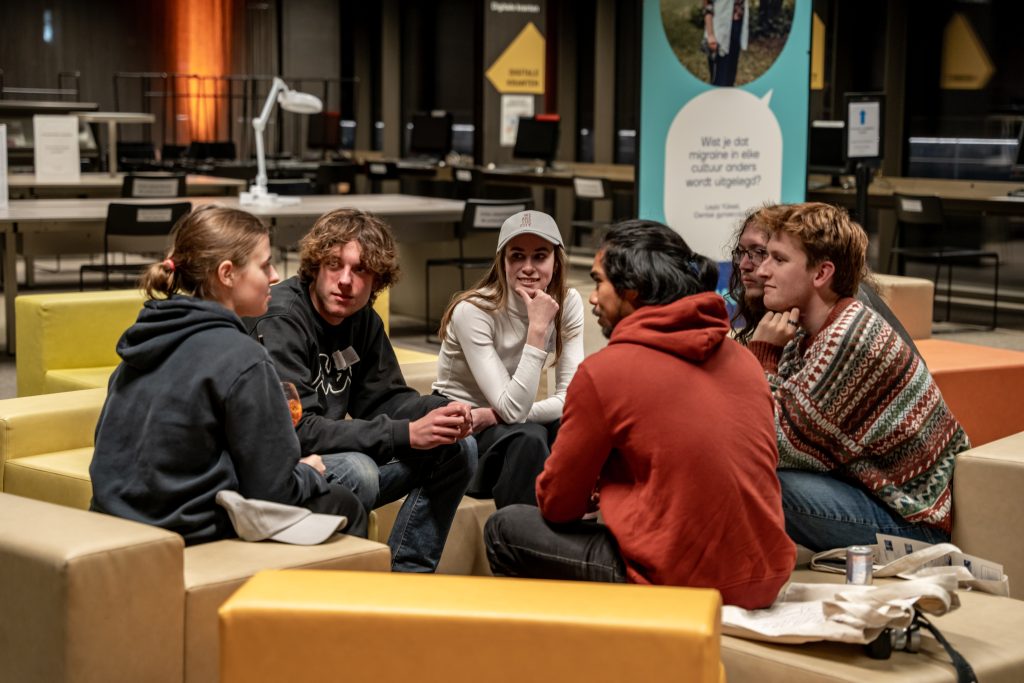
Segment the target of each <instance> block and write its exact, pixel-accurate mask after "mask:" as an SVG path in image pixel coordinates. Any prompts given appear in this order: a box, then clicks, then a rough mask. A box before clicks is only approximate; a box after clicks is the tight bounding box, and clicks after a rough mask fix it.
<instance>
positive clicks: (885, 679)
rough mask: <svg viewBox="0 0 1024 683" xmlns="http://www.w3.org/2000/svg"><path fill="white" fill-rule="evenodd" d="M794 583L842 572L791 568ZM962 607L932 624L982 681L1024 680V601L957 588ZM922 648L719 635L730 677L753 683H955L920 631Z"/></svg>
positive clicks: (938, 650)
mask: <svg viewBox="0 0 1024 683" xmlns="http://www.w3.org/2000/svg"><path fill="white" fill-rule="evenodd" d="M793 580H794V581H801V582H808V583H822V582H836V583H840V582H842V581H843V577H842V576H837V575H835V574H822V573H821V572H813V571H810V570H801V571H797V572H794V574H793ZM959 596H960V600H961V603H962V607H961V608H960V609H958V610H956V611H954V612H950V613H949V614H947V615H945V616H942V617H935V618H934V619H932V623H934V624H935V626H937V627H938V628H939V630H940V631H942V633H943V635H945V636H946V637H947V638H948V639H949V640H950V641H951V642H952V643H953V646H954V647H956V649H957V650H959V651H960V653H961V654H962V655H963V656H964V657H965V658H966V659H967V661H968V662H969V663H970V664H971V666H972V667H973V668H974V672H975V673H976V674H977V675H978V680H981V681H985V683H1019V682H1020V681H1022V680H1024V649H1022V648H1021V647H1020V640H1021V634H1024V602H1021V601H1019V600H1012V599H1010V598H998V597H995V596H993V595H985V594H984V593H972V592H967V591H960V593H959ZM921 640H922V648H921V649H922V651H921V652H919V653H917V654H913V653H909V652H895V653H893V655H892V657H891V658H890V659H883V660H877V659H870V658H869V657H867V656H866V655H865V654H864V650H863V649H862V648H861V646H859V645H847V644H843V643H808V644H805V645H769V644H767V643H759V642H755V641H751V640H743V639H741V638H733V637H731V636H723V637H722V661H723V662H724V663H725V673H726V676H727V677H728V679H729V680H730V681H756V683H811V682H814V683H820V682H822V681H848V682H849V683H868V682H870V683H875V682H876V681H877V682H878V683H926V682H927V683H931V682H932V681H935V682H936V683H938V682H939V681H942V682H943V683H953V682H954V681H956V672H955V670H954V669H953V665H952V664H951V663H950V661H949V657H948V656H947V655H946V652H945V650H943V649H942V646H941V645H939V644H938V642H936V640H935V639H934V638H932V637H931V636H930V635H924V636H923V637H922V639H921Z"/></svg>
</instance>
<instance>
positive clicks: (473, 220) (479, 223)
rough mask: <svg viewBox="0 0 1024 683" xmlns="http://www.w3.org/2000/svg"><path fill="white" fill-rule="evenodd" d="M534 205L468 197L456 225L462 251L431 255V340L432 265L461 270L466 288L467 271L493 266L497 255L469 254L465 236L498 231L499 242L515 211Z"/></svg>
mask: <svg viewBox="0 0 1024 683" xmlns="http://www.w3.org/2000/svg"><path fill="white" fill-rule="evenodd" d="M532 208H533V199H532V198H529V197H528V198H524V199H467V200H466V206H465V208H464V209H463V210H462V220H461V221H459V222H458V223H457V224H456V225H455V236H456V237H457V238H458V240H459V255H458V257H453V258H433V259H427V264H426V282H425V283H424V289H425V292H426V294H425V299H424V302H425V303H424V306H423V319H424V321H425V323H426V326H427V341H428V342H437V339H436V338H434V337H433V336H432V335H431V334H430V330H431V328H432V326H431V322H430V269H431V268H438V267H442V266H447V267H450V268H457V269H458V270H459V285H460V288H461V290H465V289H466V271H467V270H470V269H485V268H490V267H491V263H493V262H494V255H493V254H488V255H487V256H475V257H474V256H470V257H467V256H466V254H465V240H466V238H467V237H469V236H470V235H471V234H473V233H474V232H490V233H494V237H495V242H497V237H498V234H497V233H498V232H499V231H500V230H501V224H502V223H504V222H505V219H506V218H508V217H509V216H511V215H512V214H516V213H519V212H520V211H526V210H527V209H532Z"/></svg>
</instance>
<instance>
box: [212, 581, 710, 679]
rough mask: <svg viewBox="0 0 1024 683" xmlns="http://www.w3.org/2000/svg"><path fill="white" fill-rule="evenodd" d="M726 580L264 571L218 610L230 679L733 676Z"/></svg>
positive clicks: (224, 667) (224, 669)
mask: <svg viewBox="0 0 1024 683" xmlns="http://www.w3.org/2000/svg"><path fill="white" fill-rule="evenodd" d="M720 612H721V598H720V596H719V594H718V592H717V591H714V590H707V589H697V588H661V587H657V588H656V587H651V586H630V585H613V584H596V583H581V582H557V581H530V580H523V579H495V578H489V577H467V576H423V575H417V574H380V573H376V574H374V573H364V572H308V571H281V572H261V573H260V574H257V575H256V576H254V577H253V578H252V579H250V580H249V581H248V582H246V583H245V585H243V586H242V588H240V589H239V590H238V592H236V593H235V594H234V595H232V596H231V598H229V599H228V601H227V602H226V603H224V605H223V606H222V607H221V609H220V635H221V681H222V682H223V683H241V682H242V681H244V682H245V683H256V682H258V681H289V680H294V681H328V680H347V681H348V680H351V681H375V682H376V683H394V682H399V681H403V682H404V681H409V680H422V681H446V682H448V683H458V682H460V681H465V682H466V683H478V682H479V681H488V682H489V683H502V682H504V681H508V682H510V683H511V682H514V683H522V681H560V682H561V683H572V682H574V681H581V682H583V683H598V682H600V681H616V682H619V681H658V680H680V681H689V682H691V683H713V682H714V683H717V682H719V681H722V680H724V678H723V671H722V665H721V659H720V653H719V643H720V639H721V638H720Z"/></svg>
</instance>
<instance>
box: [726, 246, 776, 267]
mask: <svg viewBox="0 0 1024 683" xmlns="http://www.w3.org/2000/svg"><path fill="white" fill-rule="evenodd" d="M744 256H746V257H747V258H748V259H750V262H751V263H753V264H754V265H755V266H759V265H761V264H762V263H763V262H764V260H765V259H766V258H768V251H767V250H766V249H764V248H763V247H754V248H753V249H744V248H743V247H736V248H735V249H733V250H732V262H733V263H735V264H736V265H739V264H740V263H742V262H743V257H744Z"/></svg>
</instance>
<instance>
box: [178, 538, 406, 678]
mask: <svg viewBox="0 0 1024 683" xmlns="http://www.w3.org/2000/svg"><path fill="white" fill-rule="evenodd" d="M264 569H348V570H358V571H380V572H387V571H391V551H390V550H388V547H387V546H386V545H382V544H380V543H374V542H373V541H367V540H366V539H362V538H356V537H355V536H346V535H341V534H339V535H337V536H336V537H335V538H333V539H332V540H330V541H328V542H327V543H322V544H320V545H313V546H297V545H285V544H283V543H274V542H273V541H267V542H264V543H246V542H244V541H239V540H230V541H218V542H216V543H205V544H202V545H197V546H191V547H189V548H186V549H185V681H187V683H216V681H217V678H218V663H219V655H218V652H219V649H218V634H217V609H218V608H219V607H220V606H221V604H222V603H223V602H224V601H225V600H227V599H228V597H230V596H231V594H232V593H234V592H235V590H236V589H238V587H239V586H241V585H242V584H243V583H245V581H246V580H247V579H248V578H249V577H250V576H252V575H253V574H255V573H256V572H258V571H261V570H264ZM339 656H341V655H340V654H339Z"/></svg>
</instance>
